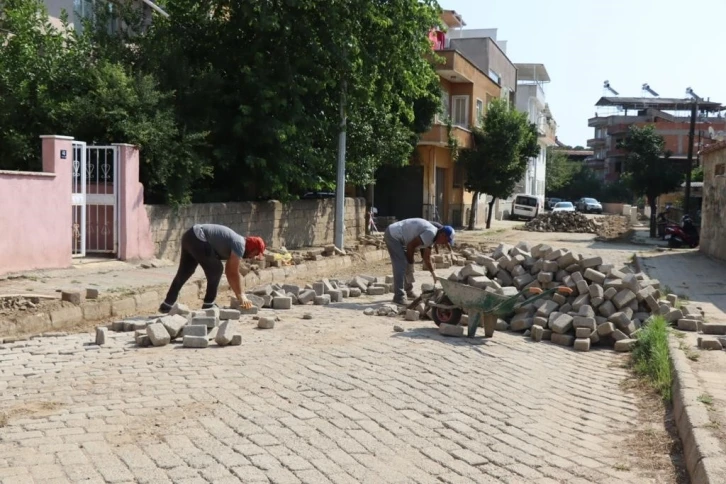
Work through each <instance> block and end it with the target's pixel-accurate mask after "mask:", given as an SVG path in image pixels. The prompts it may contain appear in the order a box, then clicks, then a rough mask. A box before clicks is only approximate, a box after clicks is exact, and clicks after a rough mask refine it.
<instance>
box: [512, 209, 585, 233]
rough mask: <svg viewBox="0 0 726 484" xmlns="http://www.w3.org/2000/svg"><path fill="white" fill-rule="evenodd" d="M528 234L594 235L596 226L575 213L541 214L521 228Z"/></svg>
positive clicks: (583, 216)
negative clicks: (568, 233)
mask: <svg viewBox="0 0 726 484" xmlns="http://www.w3.org/2000/svg"><path fill="white" fill-rule="evenodd" d="M522 229H523V230H528V231H530V232H571V233H592V234H594V233H596V232H597V224H596V223H595V222H594V221H593V220H592V219H589V218H587V217H586V216H585V215H583V214H581V213H577V212H551V213H543V214H540V215H538V216H536V217H535V218H533V219H532V220H530V221H529V222H527V223H526V224H524V226H523V227H522Z"/></svg>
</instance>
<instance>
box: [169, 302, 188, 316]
mask: <svg viewBox="0 0 726 484" xmlns="http://www.w3.org/2000/svg"><path fill="white" fill-rule="evenodd" d="M191 313H192V312H191V311H190V310H189V306H187V305H186V304H180V303H178V302H175V303H174V305H173V306H172V307H171V310H169V316H175V315H177V314H178V315H180V316H189V315H190V314H191Z"/></svg>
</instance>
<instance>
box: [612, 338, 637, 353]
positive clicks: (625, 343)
mask: <svg viewBox="0 0 726 484" xmlns="http://www.w3.org/2000/svg"><path fill="white" fill-rule="evenodd" d="M637 342H638V341H637V340H634V339H621V340H619V341H616V342H615V351H619V352H628V351H633V348H634V347H635V344H636V343H637Z"/></svg>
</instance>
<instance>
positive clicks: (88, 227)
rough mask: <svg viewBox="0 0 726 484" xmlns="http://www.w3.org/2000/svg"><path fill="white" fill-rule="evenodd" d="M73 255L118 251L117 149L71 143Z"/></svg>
mask: <svg viewBox="0 0 726 484" xmlns="http://www.w3.org/2000/svg"><path fill="white" fill-rule="evenodd" d="M72 167H73V179H72V184H73V190H72V205H73V217H72V219H73V220H72V223H73V245H72V253H73V257H85V256H86V254H87V253H103V254H116V253H117V251H118V231H119V221H118V219H119V217H118V209H117V206H118V203H117V202H118V194H119V190H118V148H117V147H116V146H87V145H86V143H83V142H74V143H73V165H72Z"/></svg>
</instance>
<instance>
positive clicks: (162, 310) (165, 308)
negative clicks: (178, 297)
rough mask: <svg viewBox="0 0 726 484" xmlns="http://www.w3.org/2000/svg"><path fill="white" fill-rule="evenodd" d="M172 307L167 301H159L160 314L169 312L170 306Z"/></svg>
mask: <svg viewBox="0 0 726 484" xmlns="http://www.w3.org/2000/svg"><path fill="white" fill-rule="evenodd" d="M172 307H173V305H172V304H169V303H167V302H163V303H161V306H159V312H160V313H161V314H169V311H171V308H172Z"/></svg>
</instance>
